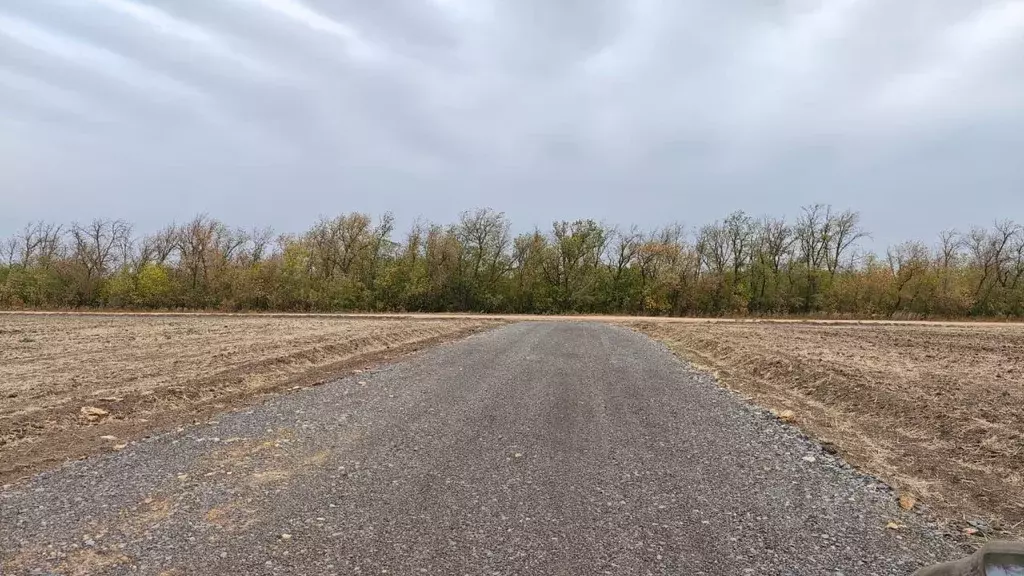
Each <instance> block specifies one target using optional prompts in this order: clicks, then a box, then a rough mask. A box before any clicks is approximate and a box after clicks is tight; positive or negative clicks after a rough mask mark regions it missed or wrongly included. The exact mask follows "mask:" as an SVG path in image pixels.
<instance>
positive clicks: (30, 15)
mask: <svg viewBox="0 0 1024 576" xmlns="http://www.w3.org/2000/svg"><path fill="white" fill-rule="evenodd" d="M811 202H824V203H832V204H833V205H835V206H837V207H841V208H846V207H850V208H854V209H857V210H860V211H861V212H862V214H863V215H864V220H865V224H866V225H867V227H868V228H869V230H870V231H871V232H872V233H873V235H874V242H876V243H881V244H884V243H887V242H890V241H896V240H902V239H905V238H911V237H917V238H924V239H931V238H932V237H933V236H934V235H935V234H936V233H937V232H938V231H939V230H941V229H944V228H948V227H952V226H969V225H972V224H987V223H990V222H991V221H992V220H993V219H995V218H997V217H999V218H1004V217H1010V218H1015V219H1017V220H1018V221H1024V0H990V1H985V0H900V1H892V0H824V1H818V0H732V1H723V0H660V1H659V0H505V1H497V0H333V1H329V0H161V1H157V0H151V1H146V2H142V1H134V0H4V1H3V2H2V3H0V235H6V234H8V233H10V232H11V231H12V230H13V229H15V228H17V227H20V226H21V225H22V224H24V223H25V222H26V221H28V220H32V219H40V218H42V219H48V220H56V221H61V222H68V221H72V220H87V219H91V218H92V217H95V216H105V217H120V218H125V219H128V220H131V221H133V222H135V223H136V224H137V226H138V228H139V229H140V230H141V231H146V230H152V229H154V228H156V227H158V226H161V225H163V224H165V223H168V222H170V221H172V220H179V221H180V220H183V219H186V218H188V217H190V216H192V215H194V214H196V213H198V212H208V213H210V214H211V215H213V216H216V217H219V218H221V219H223V220H225V221H227V222H229V223H231V224H237V225H241V226H251V225H255V224H269V225H273V226H274V227H275V229H277V230H279V231H300V230H303V229H305V228H306V227H307V226H308V225H309V224H310V223H311V222H312V221H313V220H314V219H315V218H316V217H317V216H318V215H334V214H338V213H341V212H347V211H353V210H358V211H366V212H371V213H373V214H380V213H381V212H383V211H386V210H390V211H392V212H394V213H395V214H396V216H397V217H398V222H399V224H400V225H401V226H405V225H407V224H408V223H410V222H411V221H412V220H413V219H414V218H416V217H423V218H426V219H429V220H434V221H441V222H449V221H452V220H453V219H454V218H455V217H456V216H457V214H458V212H459V211H461V210H464V209H467V208H473V207H483V206H489V207H492V208H495V209H497V210H501V211H504V212H506V213H507V214H508V215H509V216H510V217H511V218H512V219H513V221H514V222H515V223H516V227H517V228H519V229H524V228H529V227H532V226H533V225H540V226H547V225H548V224H549V223H550V222H551V221H552V220H555V219H568V218H578V217H592V218H595V219H598V220H603V221H605V222H607V223H612V224H615V223H618V224H629V223H637V224H640V225H643V226H653V225H658V224H664V223H668V222H673V221H680V222H684V223H687V224H691V225H694V224H701V223H704V222H708V221H711V220H715V219H718V218H721V217H724V216H725V215H727V214H728V213H729V212H730V211H732V210H735V209H740V208H742V209H744V210H746V211H748V212H750V213H753V214H762V213H771V214H775V215H788V216H795V215H796V213H797V212H798V210H799V207H800V206H801V205H804V204H808V203H811Z"/></svg>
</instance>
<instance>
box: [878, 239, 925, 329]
mask: <svg viewBox="0 0 1024 576" xmlns="http://www.w3.org/2000/svg"><path fill="white" fill-rule="evenodd" d="M886 259H887V260H888V262H889V271H890V273H891V274H892V277H893V288H894V289H895V292H896V302H895V303H894V304H893V306H892V310H891V311H890V316H891V315H893V314H895V313H896V312H898V311H899V310H900V307H901V306H902V305H903V297H904V289H905V288H906V287H907V285H909V284H910V283H911V282H912V281H913V280H915V279H916V278H919V277H921V276H923V275H924V273H925V272H927V270H928V248H927V246H925V245H924V244H922V243H920V242H904V243H903V244H899V245H897V246H894V247H890V248H889V249H888V250H887V251H886ZM917 295H918V292H917V291H916V290H915V291H914V292H913V293H912V294H911V297H910V302H909V303H908V304H907V305H908V306H912V305H913V303H914V300H915V299H916V298H917Z"/></svg>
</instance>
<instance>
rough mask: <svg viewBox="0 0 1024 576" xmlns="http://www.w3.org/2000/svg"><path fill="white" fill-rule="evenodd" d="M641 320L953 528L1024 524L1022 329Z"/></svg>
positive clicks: (1022, 527) (996, 529)
mask: <svg viewBox="0 0 1024 576" xmlns="http://www.w3.org/2000/svg"><path fill="white" fill-rule="evenodd" d="M634 326H635V327H636V328H638V329H639V330H640V331H642V332H644V333H646V334H648V335H650V336H652V337H654V338H657V339H660V340H662V341H664V342H665V343H667V344H668V345H669V346H670V347H671V348H673V349H674V350H675V351H676V352H677V353H679V354H680V355H681V356H683V357H685V358H687V359H689V360H691V361H693V362H694V363H695V364H698V365H700V366H702V367H704V368H706V369H709V370H712V371H714V372H716V373H717V376H718V377H719V380H720V381H721V382H722V383H723V384H725V385H726V386H728V387H730V388H733V389H735V390H736V391H738V392H740V393H742V394H744V395H746V396H748V397H750V398H751V399H752V400H753V401H755V402H757V403H759V404H762V405H764V406H766V407H768V408H772V409H774V410H777V411H779V412H780V413H781V412H782V411H784V410H792V411H793V413H794V414H793V416H792V417H793V418H795V422H796V424H797V425H798V426H801V427H802V428H804V429H805V430H806V431H807V432H808V433H809V434H811V435H813V436H815V437H817V438H819V439H821V440H823V441H825V442H826V443H827V444H826V445H827V446H832V447H834V449H835V450H837V451H838V452H839V453H841V455H842V456H844V457H845V458H846V459H847V460H848V461H850V462H851V463H852V464H854V465H857V466H859V467H860V468H862V469H864V470H866V471H868V472H871V473H874V474H876V475H879V476H880V477H882V478H884V479H886V480H888V481H889V482H890V483H892V484H894V485H895V486H896V487H898V488H899V489H901V490H902V491H904V492H905V493H907V494H909V495H912V496H914V497H915V498H916V499H918V500H919V501H921V502H923V503H925V504H926V505H927V506H930V507H931V508H933V509H934V510H935V511H936V512H937V514H938V515H939V516H940V517H944V518H945V519H947V520H949V521H950V522H952V523H953V524H954V525H955V526H956V527H957V528H958V529H960V530H966V531H968V532H973V531H974V530H977V528H976V527H980V528H981V530H978V534H977V536H979V537H980V536H986V535H988V536H997V535H998V534H999V533H1000V532H1004V533H1011V534H1020V533H1021V532H1024V327H1022V326H1020V325H1002V326H1000V325H985V326H981V325H971V324H955V325H947V326H937V325H891V326H887V325H849V324H845V325H825V324H779V323H742V324H725V323H722V324H717V323H716V324H703V325H701V324H685V323H649V322H642V323H638V324H635V325H634ZM786 419H789V415H788V414H787V415H786ZM908 503H909V501H908ZM968 522H973V524H968Z"/></svg>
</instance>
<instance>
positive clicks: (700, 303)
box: [0, 204, 1024, 318]
mask: <svg viewBox="0 0 1024 576" xmlns="http://www.w3.org/2000/svg"><path fill="white" fill-rule="evenodd" d="M867 237H868V234H867V231H866V230H864V228H863V227H862V224H861V218H860V215H859V214H858V213H857V212H855V211H852V210H845V211H838V210H834V209H833V208H832V207H831V206H826V205H821V204H817V205H812V206H807V207H804V208H802V210H801V212H800V214H799V216H798V217H797V218H796V219H795V220H792V221H790V220H787V219H785V218H775V217H761V218H755V217H753V216H751V215H749V214H746V213H744V212H735V213H733V214H731V215H729V216H728V217H727V218H725V219H723V220H720V221H716V222H713V223H711V224H707V225H704V226H701V227H699V228H694V229H688V228H686V227H684V226H682V225H679V224H671V225H667V226H663V227H660V228H657V229H653V230H642V229H640V228H638V227H635V226H634V227H630V228H620V227H611V226H607V225H605V224H602V223H598V222H596V221H594V220H576V221H572V222H555V223H554V224H553V225H552V226H551V228H550V229H548V230H540V229H536V230H533V231H531V232H526V233H521V234H513V233H512V226H511V223H510V222H509V220H508V218H506V216H505V215H504V214H502V213H499V212H496V211H493V210H489V209H480V210H476V211H470V212H465V213H463V214H462V215H461V216H460V217H459V218H458V221H457V222H455V223H453V224H450V225H441V224H431V223H423V222H418V223H416V224H415V225H413V226H412V228H411V229H410V230H408V231H406V232H405V233H404V234H401V235H396V233H395V230H394V220H393V218H392V216H391V215H390V214H385V215H384V216H382V217H380V218H379V219H376V220H374V219H373V218H371V217H370V216H369V215H367V214H362V213H350V214H344V215H341V216H337V217H334V218H321V219H320V220H318V221H317V222H316V223H315V224H313V226H312V227H311V228H310V229H309V230H307V231H305V232H303V233H301V234H275V233H274V232H273V231H272V230H271V229H270V228H257V229H251V230H245V229H241V228H234V227H231V226H229V225H227V224H226V223H224V222H222V221H220V220H217V219H214V218H211V217H209V216H207V215H199V216H196V217H195V218H193V219H192V220H190V221H188V222H185V223H181V224H171V225H169V226H167V227H165V228H164V229H162V230H160V231H158V232H156V233H153V234H148V235H142V236H137V235H135V234H134V233H133V227H132V226H131V225H130V224H129V223H127V222H124V221H122V220H109V219H97V220H93V221H91V222H87V223H72V224H70V225H59V224H55V223H48V222H34V223H30V224H28V225H26V226H25V227H24V228H23V229H22V230H20V231H19V232H18V233H16V234H14V235H13V236H11V237H10V238H8V239H6V240H5V241H3V242H0V307H3V308H8V309H21V308H78V307H88V308H130V309H216V310H278V311H327V312H331V311H425V312H440V311H466V312H470V311H472V312H504V313H534V314H546V313H601V314H644V315H673V316H687V315H691V316H723V315H764V316H773V315H789V314H808V315H828V316H854V317H950V318H953V317H968V316H970V317H1021V316H1022V315H1024V228H1022V227H1021V226H1020V225H1018V224H1016V223H1014V222H1012V221H1009V220H1006V221H999V222H996V223H995V224H994V225H993V226H991V227H987V228H980V227H978V228H972V229H970V230H967V231H963V232H961V231H956V230H949V231H946V232H943V233H942V234H941V235H940V236H939V237H938V238H937V239H935V241H934V242H932V243H926V242H922V241H908V242H904V243H902V244H899V245H896V246H891V247H890V248H888V249H887V250H886V251H885V253H884V254H876V253H872V252H867V251H864V250H862V248H861V244H862V241H863V240H864V239H865V238H867Z"/></svg>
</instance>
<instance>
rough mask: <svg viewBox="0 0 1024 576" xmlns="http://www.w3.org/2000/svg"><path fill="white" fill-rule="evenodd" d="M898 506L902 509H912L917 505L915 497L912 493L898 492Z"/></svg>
mask: <svg viewBox="0 0 1024 576" xmlns="http://www.w3.org/2000/svg"><path fill="white" fill-rule="evenodd" d="M899 502H900V508H903V509H904V510H912V509H913V508H914V506H916V505H917V498H915V497H914V496H913V495H912V494H900V499H899Z"/></svg>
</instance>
